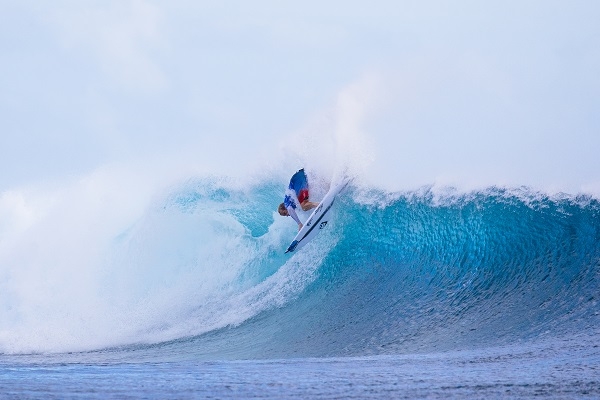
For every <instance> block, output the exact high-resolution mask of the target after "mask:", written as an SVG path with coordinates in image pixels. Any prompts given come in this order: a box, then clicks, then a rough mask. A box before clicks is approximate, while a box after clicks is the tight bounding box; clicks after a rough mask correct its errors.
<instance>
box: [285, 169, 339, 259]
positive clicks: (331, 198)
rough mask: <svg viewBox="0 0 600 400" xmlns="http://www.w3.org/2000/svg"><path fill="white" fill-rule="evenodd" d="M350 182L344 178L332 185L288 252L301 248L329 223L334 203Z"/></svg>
mask: <svg viewBox="0 0 600 400" xmlns="http://www.w3.org/2000/svg"><path fill="white" fill-rule="evenodd" d="M349 182H350V181H349V180H348V179H344V180H342V181H341V182H340V183H338V184H336V185H332V186H331V188H330V189H329V192H327V194H326V195H325V197H323V200H321V202H320V203H319V205H318V206H317V207H316V208H315V209H314V211H313V212H312V214H310V217H308V219H307V220H306V223H305V224H304V226H302V229H300V231H298V234H297V235H296V237H295V238H294V240H293V241H292V243H290V245H289V246H288V248H287V250H286V253H290V252H294V251H298V250H300V249H301V248H302V247H304V246H305V245H306V244H307V243H308V242H310V241H311V240H313V239H314V238H315V237H316V236H317V235H318V234H319V232H321V230H322V229H324V228H325V227H326V226H327V225H328V224H329V221H330V218H331V214H330V211H331V208H332V207H333V203H334V202H335V199H336V197H337V196H338V195H339V194H340V193H341V192H342V190H344V188H346V187H347V186H348V183H349Z"/></svg>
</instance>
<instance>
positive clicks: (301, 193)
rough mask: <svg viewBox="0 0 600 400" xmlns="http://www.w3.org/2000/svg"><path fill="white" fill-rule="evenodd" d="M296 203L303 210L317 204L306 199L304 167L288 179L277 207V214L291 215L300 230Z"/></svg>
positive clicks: (306, 181)
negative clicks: (288, 181)
mask: <svg viewBox="0 0 600 400" xmlns="http://www.w3.org/2000/svg"><path fill="white" fill-rule="evenodd" d="M298 205H300V207H301V208H302V210H304V211H308V210H310V209H312V208H315V207H316V206H318V205H319V203H313V202H312V201H309V200H308V179H307V178H306V173H305V172H304V168H302V169H301V170H299V171H298V172H296V173H295V174H294V175H293V176H292V179H290V184H289V185H288V188H287V190H286V191H285V197H284V199H283V203H281V204H280V205H279V208H278V209H277V211H278V212H279V215H281V216H282V217H287V216H290V217H292V218H293V219H294V221H296V223H298V230H300V229H302V222H300V218H298V215H297V214H296V207H297V206H298Z"/></svg>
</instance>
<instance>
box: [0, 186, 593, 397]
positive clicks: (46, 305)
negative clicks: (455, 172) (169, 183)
mask: <svg viewBox="0 0 600 400" xmlns="http://www.w3.org/2000/svg"><path fill="white" fill-rule="evenodd" d="M280 188H281V184H280V183H279V182H268V181H263V182H258V183H256V184H255V185H253V186H252V187H244V188H240V187H237V188H236V187H234V186H232V185H230V184H228V183H224V182H220V181H218V180H214V179H213V180H204V179H199V180H191V181H188V182H186V183H185V184H183V185H181V186H179V187H176V188H172V189H171V190H170V191H169V192H168V193H167V194H166V195H165V196H163V197H162V198H160V199H158V200H157V201H156V202H155V204H154V205H153V206H152V207H150V208H149V209H148V210H146V211H145V213H144V215H143V217H142V218H140V219H138V220H137V221H135V222H134V223H133V224H132V225H128V226H126V227H123V228H122V229H121V230H120V231H119V232H115V233H114V234H112V235H110V238H109V240H108V241H107V244H106V246H104V247H103V250H102V252H101V253H100V254H96V253H94V254H93V255H92V256H90V257H91V258H92V259H93V260H94V262H93V263H90V264H89V265H91V266H88V264H85V265H83V266H81V265H78V267H81V268H89V270H86V271H85V272H86V274H85V279H81V280H79V281H77V282H75V283H76V284H77V285H76V287H77V290H76V291H75V290H74V289H73V286H71V285H72V284H73V279H74V278H73V276H72V275H73V274H72V273H70V272H69V271H68V270H65V271H63V270H62V269H60V268H59V267H55V268H56V273H57V274H58V277H57V279H56V280H55V281H51V283H47V285H54V286H50V287H51V288H52V289H53V290H47V292H48V293H54V295H48V296H47V297H44V296H43V293H45V292H44V291H43V290H42V291H38V292H36V295H35V296H34V295H31V294H30V295H29V296H25V295H23V294H22V293H23V292H20V291H19V290H20V288H21V287H22V286H17V285H16V284H15V282H17V281H18V282H22V280H21V281H19V279H24V278H22V277H21V276H17V275H14V276H13V275H11V273H12V272H11V271H12V270H11V269H8V268H4V269H3V275H2V276H1V277H2V287H3V289H4V290H3V291H2V295H1V296H2V305H3V308H2V311H1V312H2V315H1V317H2V319H1V320H2V325H3V326H2V328H1V331H0V352H1V353H2V354H1V355H0V369H1V370H0V374H1V375H0V389H1V392H2V393H3V394H4V396H5V397H9V398H23V397H39V398H66V397H79V396H85V397H96V398H124V397H134V398H165V397H166V398H170V397H171V398H187V397H189V398H206V397H216V398H235V397H242V398H250V397H276V398H281V397H304V398H311V397H325V398H335V397H352V396H354V397H358V398H386V397H397V398H415V397H433V398H445V397H476V398H477V397H478V398H491V397H504V396H507V395H508V396H514V397H529V396H537V395H543V396H548V397H557V398H561V397H562V398H564V397H586V396H589V397H598V396H600V389H599V388H600V379H598V376H600V373H599V372H600V356H599V354H600V351H599V348H598V343H600V340H598V338H599V336H598V332H599V328H600V324H599V316H600V303H599V298H598V293H599V290H598V289H599V287H600V286H599V283H600V203H599V202H598V201H597V200H596V199H594V198H591V197H587V196H569V195H554V196H549V195H546V194H544V193H539V192H535V191H532V190H530V189H527V188H517V189H514V188H513V189H508V188H497V187H492V188H488V189H486V190H482V191H476V192H470V193H458V192H456V191H451V190H448V191H444V192H442V193H439V192H436V191H434V190H431V189H430V188H423V189H421V190H419V191H415V192H398V193H389V192H383V191H380V190H375V189H372V188H364V187H358V186H353V187H350V188H349V189H347V190H346V191H345V192H343V193H342V194H341V196H340V198H339V199H338V201H336V204H335V207H334V209H333V210H332V211H331V212H332V213H334V215H333V220H332V223H331V228H329V226H328V229H327V230H325V231H323V233H322V234H321V235H320V236H318V237H317V239H315V240H314V241H313V242H311V243H310V244H309V245H307V246H306V247H305V248H304V249H302V251H300V252H298V254H294V255H292V256H288V255H285V254H284V250H285V248H286V247H287V245H288V244H289V241H290V240H291V238H293V235H294V230H295V224H293V223H290V221H288V220H286V219H284V218H279V217H278V216H276V214H275V206H276V204H277V203H278V201H279V197H281V193H280V192H281V190H280ZM326 189H327V188H326V187H323V188H319V187H316V188H315V189H314V196H315V197H317V196H318V195H319V194H323V193H324V192H325V191H326ZM274 205H275V206H274ZM6 259H8V258H4V259H3V260H6ZM13 259H16V258H13ZM92 266H93V267H92ZM49 268H50V267H49ZM60 273H63V274H64V275H63V276H60ZM17 278H19V279H17ZM60 278H63V279H60ZM31 279H34V278H31ZM25 282H26V283H27V282H28V281H25ZM29 283H30V285H31V287H42V288H44V287H45V286H44V284H46V283H45V281H44V282H42V281H40V280H35V279H34V280H32V281H31V282H29ZM19 293H21V294H20V295H18V294H19ZM28 293H29V292H28Z"/></svg>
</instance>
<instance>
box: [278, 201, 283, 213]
mask: <svg viewBox="0 0 600 400" xmlns="http://www.w3.org/2000/svg"><path fill="white" fill-rule="evenodd" d="M277 211H278V212H279V214H281V213H282V212H284V211H285V204H283V203H281V204H280V205H279V207H277Z"/></svg>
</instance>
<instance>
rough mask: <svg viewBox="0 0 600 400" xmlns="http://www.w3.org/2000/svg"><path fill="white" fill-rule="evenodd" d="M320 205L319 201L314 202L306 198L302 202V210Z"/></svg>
mask: <svg viewBox="0 0 600 400" xmlns="http://www.w3.org/2000/svg"><path fill="white" fill-rule="evenodd" d="M318 205H319V203H314V202H312V201H308V200H304V201H303V202H302V203H300V207H302V210H304V211H308V210H310V209H312V208H315V207H316V206H318Z"/></svg>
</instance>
